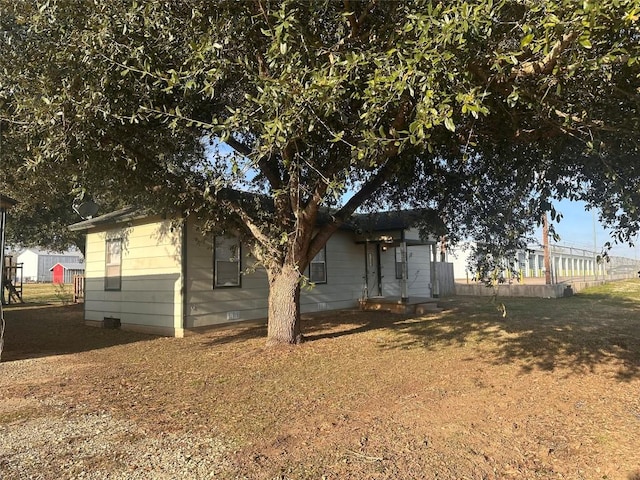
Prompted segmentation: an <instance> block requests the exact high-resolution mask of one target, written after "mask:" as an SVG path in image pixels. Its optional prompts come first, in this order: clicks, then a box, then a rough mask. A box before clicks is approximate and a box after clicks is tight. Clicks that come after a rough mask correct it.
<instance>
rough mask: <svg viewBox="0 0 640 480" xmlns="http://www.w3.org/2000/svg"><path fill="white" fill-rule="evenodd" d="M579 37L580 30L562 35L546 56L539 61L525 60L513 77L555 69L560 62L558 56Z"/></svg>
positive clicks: (527, 75)
mask: <svg viewBox="0 0 640 480" xmlns="http://www.w3.org/2000/svg"><path fill="white" fill-rule="evenodd" d="M576 38H578V32H569V33H566V34H564V35H563V36H562V39H560V40H558V41H557V42H556V43H555V45H554V46H553V48H552V49H551V51H550V52H549V53H548V54H547V55H545V57H544V58H543V59H542V60H540V61H539V62H533V61H530V62H524V63H522V64H520V67H519V68H518V69H517V70H516V71H515V72H513V73H512V74H511V78H512V79H513V78H522V77H530V76H532V75H537V74H543V75H546V74H549V73H551V72H552V71H553V68H554V67H555V66H556V64H557V63H558V58H559V57H560V55H561V54H562V52H564V51H565V50H566V49H567V47H569V45H571V44H572V43H573V41H574V40H575V39H576Z"/></svg>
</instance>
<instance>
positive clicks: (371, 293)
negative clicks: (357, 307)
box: [364, 243, 382, 297]
mask: <svg viewBox="0 0 640 480" xmlns="http://www.w3.org/2000/svg"><path fill="white" fill-rule="evenodd" d="M365 256H366V258H365V261H366V265H365V272H366V273H365V292H364V293H365V297H381V296H382V272H381V269H380V244H378V243H367V244H366V245H365Z"/></svg>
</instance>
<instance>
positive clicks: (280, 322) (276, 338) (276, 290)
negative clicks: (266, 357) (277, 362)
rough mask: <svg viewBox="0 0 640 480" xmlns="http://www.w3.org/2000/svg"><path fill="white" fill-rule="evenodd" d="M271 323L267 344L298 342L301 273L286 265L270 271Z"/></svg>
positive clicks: (299, 332) (299, 331) (300, 334)
mask: <svg viewBox="0 0 640 480" xmlns="http://www.w3.org/2000/svg"><path fill="white" fill-rule="evenodd" d="M268 321H269V324H268V333H267V345H280V344H296V343H300V342H301V341H302V332H301V329H300V274H299V273H298V271H297V269H295V268H294V267H292V266H288V265H285V266H284V267H282V268H281V269H279V270H278V271H276V272H269V320H268Z"/></svg>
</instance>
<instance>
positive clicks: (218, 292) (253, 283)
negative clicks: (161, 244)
mask: <svg viewBox="0 0 640 480" xmlns="http://www.w3.org/2000/svg"><path fill="white" fill-rule="evenodd" d="M188 225H189V228H188V230H187V231H188V234H187V249H186V253H187V280H186V295H187V311H186V328H197V327H204V326H207V325H216V324H221V323H227V322H237V321H241V320H250V319H257V318H264V317H266V315H267V298H268V295H269V289H268V283H267V276H266V273H265V271H264V269H261V268H258V269H257V270H256V272H254V273H251V274H249V275H244V274H242V275H241V278H240V285H241V286H239V287H235V286H233V287H216V288H214V287H213V275H214V272H213V235H207V236H204V237H203V236H202V235H200V234H199V233H197V229H196V228H194V226H193V223H192V222H191V221H189V224H188ZM241 250H242V255H241V257H240V269H241V271H242V272H243V273H244V271H245V270H246V269H247V267H249V266H250V265H252V264H253V262H254V261H253V259H252V258H251V257H250V256H248V249H247V248H246V246H245V245H243V246H242V248H241Z"/></svg>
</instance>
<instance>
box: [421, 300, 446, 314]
mask: <svg viewBox="0 0 640 480" xmlns="http://www.w3.org/2000/svg"><path fill="white" fill-rule="evenodd" d="M442 311H443V309H442V308H440V307H439V306H438V304H437V303H435V302H431V303H421V304H419V305H416V310H415V312H416V314H417V315H428V314H430V313H440V312H442Z"/></svg>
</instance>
